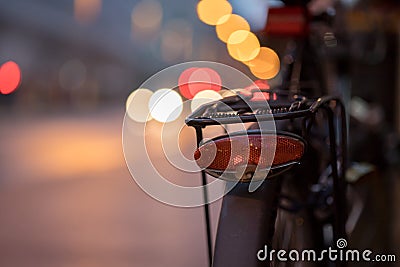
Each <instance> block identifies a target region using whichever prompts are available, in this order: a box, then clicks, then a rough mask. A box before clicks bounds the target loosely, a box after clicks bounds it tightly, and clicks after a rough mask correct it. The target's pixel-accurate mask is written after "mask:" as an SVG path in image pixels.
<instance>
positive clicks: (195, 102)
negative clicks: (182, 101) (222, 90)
mask: <svg viewBox="0 0 400 267" xmlns="http://www.w3.org/2000/svg"><path fill="white" fill-rule="evenodd" d="M219 99H222V96H221V95H220V94H219V93H218V92H215V91H214V90H204V91H201V92H199V93H197V94H196V95H195V96H194V97H193V99H192V103H190V108H191V110H192V111H195V110H196V109H198V108H199V107H200V106H201V105H204V104H207V103H210V102H213V101H215V100H219Z"/></svg>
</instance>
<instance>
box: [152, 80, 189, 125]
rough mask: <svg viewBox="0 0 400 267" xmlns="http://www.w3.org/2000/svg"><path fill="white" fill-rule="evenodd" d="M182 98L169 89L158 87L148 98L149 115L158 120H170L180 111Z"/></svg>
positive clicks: (175, 117) (176, 116)
mask: <svg viewBox="0 0 400 267" xmlns="http://www.w3.org/2000/svg"><path fill="white" fill-rule="evenodd" d="M182 104H183V102H182V98H181V96H180V95H179V94H178V93H177V92H175V91H173V90H171V89H166V88H165V89H159V90H157V91H156V92H155V93H154V94H153V95H152V96H151V98H150V101H149V105H148V107H149V109H150V114H151V116H152V117H153V118H154V119H155V120H157V121H159V122H171V121H174V120H176V119H177V118H178V117H179V116H180V115H181V113H182V109H183V106H182Z"/></svg>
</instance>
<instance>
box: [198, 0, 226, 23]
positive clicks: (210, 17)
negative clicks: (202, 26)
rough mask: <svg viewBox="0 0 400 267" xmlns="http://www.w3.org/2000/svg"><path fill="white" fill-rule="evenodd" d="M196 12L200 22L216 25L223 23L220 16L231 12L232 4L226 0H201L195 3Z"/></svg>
mask: <svg viewBox="0 0 400 267" xmlns="http://www.w3.org/2000/svg"><path fill="white" fill-rule="evenodd" d="M197 14H198V16H199V19H200V20H201V21H202V22H204V23H206V24H208V25H217V24H219V23H224V20H221V18H222V17H224V16H226V15H229V14H232V6H231V4H230V3H229V2H228V1H226V0H202V1H200V2H199V3H198V5H197ZM226 19H228V17H226Z"/></svg>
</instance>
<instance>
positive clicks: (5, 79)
mask: <svg viewBox="0 0 400 267" xmlns="http://www.w3.org/2000/svg"><path fill="white" fill-rule="evenodd" d="M20 83H21V69H20V68H19V66H18V64H17V63H15V62H13V61H8V62H6V63H4V64H3V65H2V66H1V67H0V93H2V94H5V95H7V94H11V93H12V92H14V91H15V90H16V89H17V88H18V86H19V85H20Z"/></svg>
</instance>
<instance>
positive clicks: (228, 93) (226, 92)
mask: <svg viewBox="0 0 400 267" xmlns="http://www.w3.org/2000/svg"><path fill="white" fill-rule="evenodd" d="M240 90H241V89H234V90H221V91H220V92H219V94H220V95H221V96H222V97H223V98H224V97H229V96H235V95H237V92H236V91H240Z"/></svg>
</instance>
